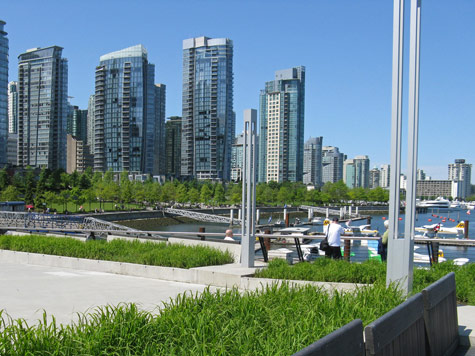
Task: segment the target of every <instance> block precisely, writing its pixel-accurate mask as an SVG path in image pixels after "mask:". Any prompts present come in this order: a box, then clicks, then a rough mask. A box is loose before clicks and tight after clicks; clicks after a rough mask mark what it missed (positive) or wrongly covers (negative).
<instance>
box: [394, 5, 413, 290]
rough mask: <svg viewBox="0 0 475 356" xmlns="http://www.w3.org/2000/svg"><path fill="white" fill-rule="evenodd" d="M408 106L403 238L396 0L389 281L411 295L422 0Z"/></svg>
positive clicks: (400, 25) (400, 42) (399, 8)
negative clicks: (400, 215)
mask: <svg viewBox="0 0 475 356" xmlns="http://www.w3.org/2000/svg"><path fill="white" fill-rule="evenodd" d="M410 21H411V23H410V51H409V105H408V108H409V110H408V162H407V165H408V170H407V188H406V192H407V194H406V219H405V229H404V237H403V238H400V237H399V227H398V223H399V210H400V199H399V194H400V192H399V177H400V173H401V127H402V75H403V48H404V0H394V19H393V74H392V115H391V174H390V197H389V239H388V263H387V273H386V284H387V285H389V284H391V283H397V284H398V285H399V287H400V288H401V289H402V290H403V291H404V292H405V293H406V294H408V293H409V292H411V290H412V276H413V256H414V219H415V208H416V206H415V204H416V203H415V201H416V172H417V151H418V134H419V133H418V131H419V63H420V31H421V0H411V19H410Z"/></svg>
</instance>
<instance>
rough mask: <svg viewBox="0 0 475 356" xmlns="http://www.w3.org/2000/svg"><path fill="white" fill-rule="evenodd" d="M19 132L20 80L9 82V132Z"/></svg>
mask: <svg viewBox="0 0 475 356" xmlns="http://www.w3.org/2000/svg"><path fill="white" fill-rule="evenodd" d="M17 132H18V82H10V83H8V133H9V134H16V133H17Z"/></svg>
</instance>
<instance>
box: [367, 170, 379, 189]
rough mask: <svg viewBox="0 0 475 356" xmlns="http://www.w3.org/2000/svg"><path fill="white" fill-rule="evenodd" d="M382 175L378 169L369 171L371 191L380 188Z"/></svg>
mask: <svg viewBox="0 0 475 356" xmlns="http://www.w3.org/2000/svg"><path fill="white" fill-rule="evenodd" d="M380 175H381V172H380V171H379V169H378V168H376V167H375V168H373V169H372V170H370V171H369V187H370V188H371V189H374V188H378V187H379V186H380V185H379V183H380Z"/></svg>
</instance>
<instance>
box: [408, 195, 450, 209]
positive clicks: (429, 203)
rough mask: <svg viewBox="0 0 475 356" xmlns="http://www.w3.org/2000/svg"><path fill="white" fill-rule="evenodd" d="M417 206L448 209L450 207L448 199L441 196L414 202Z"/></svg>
mask: <svg viewBox="0 0 475 356" xmlns="http://www.w3.org/2000/svg"><path fill="white" fill-rule="evenodd" d="M416 206H417V207H418V208H442V209H448V208H449V207H450V200H448V199H445V198H443V197H438V198H437V199H435V200H422V201H419V202H417V203H416Z"/></svg>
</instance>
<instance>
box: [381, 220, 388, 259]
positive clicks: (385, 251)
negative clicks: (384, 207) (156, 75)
mask: <svg viewBox="0 0 475 356" xmlns="http://www.w3.org/2000/svg"><path fill="white" fill-rule="evenodd" d="M384 227H385V228H386V231H385V232H384V234H383V236H382V238H381V261H386V259H387V256H388V238H389V220H384Z"/></svg>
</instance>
